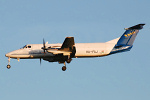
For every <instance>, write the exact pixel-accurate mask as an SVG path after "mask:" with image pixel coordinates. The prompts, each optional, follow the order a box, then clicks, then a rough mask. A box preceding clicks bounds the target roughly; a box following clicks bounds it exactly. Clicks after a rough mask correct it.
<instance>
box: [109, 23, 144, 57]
mask: <svg viewBox="0 0 150 100" xmlns="http://www.w3.org/2000/svg"><path fill="white" fill-rule="evenodd" d="M144 25H145V24H138V25H135V26H132V27H129V28H125V30H126V31H125V32H124V34H123V35H122V36H121V37H120V39H119V40H118V42H117V44H116V45H115V47H114V48H113V50H112V51H111V54H112V53H117V52H123V51H129V50H130V49H131V48H132V46H133V42H134V40H135V38H136V36H137V34H138V32H139V30H140V29H142V28H143V26H144Z"/></svg>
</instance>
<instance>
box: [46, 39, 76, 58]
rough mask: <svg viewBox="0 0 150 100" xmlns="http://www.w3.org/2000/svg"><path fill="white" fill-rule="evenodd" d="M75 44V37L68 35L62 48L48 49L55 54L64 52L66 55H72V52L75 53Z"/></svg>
mask: <svg viewBox="0 0 150 100" xmlns="http://www.w3.org/2000/svg"><path fill="white" fill-rule="evenodd" d="M74 45H75V43H74V37H66V39H65V40H64V42H63V44H62V46H61V48H60V49H55V50H53V49H48V50H47V52H49V53H52V54H54V55H57V54H63V55H64V56H71V54H72V53H73V54H75V46H74Z"/></svg>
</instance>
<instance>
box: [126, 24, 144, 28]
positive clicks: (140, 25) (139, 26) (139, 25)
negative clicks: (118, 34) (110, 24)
mask: <svg viewBox="0 0 150 100" xmlns="http://www.w3.org/2000/svg"><path fill="white" fill-rule="evenodd" d="M144 25H145V24H144V23H142V24H138V25H135V26H132V27H129V28H125V30H132V29H137V30H140V29H142V28H143V26H144Z"/></svg>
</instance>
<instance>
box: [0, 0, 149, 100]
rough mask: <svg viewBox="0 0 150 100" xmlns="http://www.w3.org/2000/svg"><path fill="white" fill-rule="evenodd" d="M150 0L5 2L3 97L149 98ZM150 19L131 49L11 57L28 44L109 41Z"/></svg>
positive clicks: (1, 3) (1, 7) (0, 4)
mask: <svg viewBox="0 0 150 100" xmlns="http://www.w3.org/2000/svg"><path fill="white" fill-rule="evenodd" d="M149 10H150V1H149V0H0V34H1V37H0V47H1V49H0V51H1V52H0V56H1V57H0V99H1V100H10V99H11V100H149V99H150V64H149V61H150V58H149V57H150V53H149V49H150V47H149V46H150V43H149V38H150V33H149V32H150V13H149ZM139 23H146V25H145V26H144V29H143V30H141V31H140V32H139V34H138V36H137V38H136V40H135V43H134V47H133V48H132V50H131V51H130V52H125V53H120V54H116V55H111V56H107V57H101V58H84V59H73V61H72V62H71V63H70V64H67V71H66V72H62V70H61V67H62V66H63V64H58V63H49V62H46V61H42V64H41V66H40V60H38V59H36V60H20V62H18V61H17V60H16V59H11V63H10V64H11V66H12V68H11V69H10V70H8V69H7V68H6V65H7V63H8V62H7V58H6V57H5V54H6V53H8V52H10V51H13V50H15V49H19V48H21V47H22V46H24V45H25V44H41V43H42V40H43V38H44V39H45V40H46V41H48V42H49V43H62V42H63V41H64V39H65V37H67V36H74V38H75V42H76V43H90V42H106V41H109V40H112V39H115V38H117V37H120V36H121V35H122V34H123V32H124V31H125V30H124V28H127V27H130V26H133V25H136V24H139Z"/></svg>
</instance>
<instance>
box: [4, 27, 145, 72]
mask: <svg viewBox="0 0 150 100" xmlns="http://www.w3.org/2000/svg"><path fill="white" fill-rule="evenodd" d="M144 25H145V24H138V25H135V26H132V27H129V28H125V30H126V31H125V32H124V34H123V35H122V36H121V37H120V38H117V39H114V40H111V41H108V42H105V43H75V42H74V37H66V39H65V41H64V42H63V44H48V43H45V41H44V39H43V44H28V45H25V46H24V47H23V48H21V49H18V50H15V51H12V52H10V53H7V54H6V55H5V56H6V57H8V65H7V68H8V69H9V68H10V67H11V66H10V58H15V59H17V60H18V61H19V59H40V62H41V59H43V60H46V61H49V62H58V63H64V66H63V67H62V70H63V71H65V70H66V62H67V63H70V62H71V61H72V58H78V57H102V56H107V55H110V54H114V53H119V52H124V51H129V50H130V49H131V48H132V46H133V42H134V40H135V37H136V35H137V33H138V32H139V30H140V29H142V28H143V26H144Z"/></svg>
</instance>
